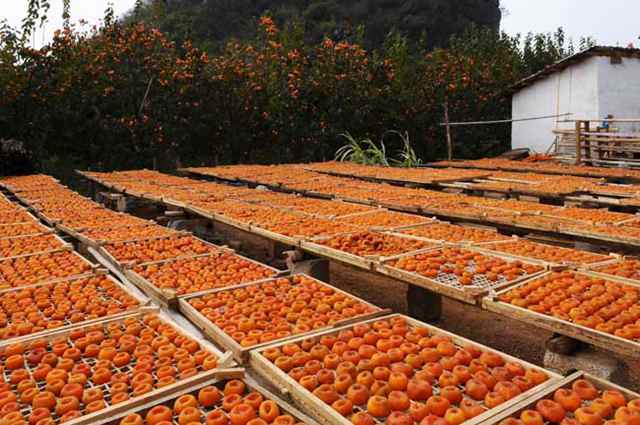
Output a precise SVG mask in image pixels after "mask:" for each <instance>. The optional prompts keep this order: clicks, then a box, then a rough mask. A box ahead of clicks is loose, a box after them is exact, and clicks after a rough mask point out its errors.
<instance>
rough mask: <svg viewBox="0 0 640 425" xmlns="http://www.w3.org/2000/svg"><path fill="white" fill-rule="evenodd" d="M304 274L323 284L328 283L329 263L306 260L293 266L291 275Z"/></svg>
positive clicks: (319, 260)
mask: <svg viewBox="0 0 640 425" xmlns="http://www.w3.org/2000/svg"><path fill="white" fill-rule="evenodd" d="M296 273H304V274H306V275H309V276H311V277H313V278H316V279H318V280H321V281H323V282H327V283H328V282H329V261H327V260H324V259H316V260H306V261H300V262H297V263H294V264H293V269H291V274H296Z"/></svg>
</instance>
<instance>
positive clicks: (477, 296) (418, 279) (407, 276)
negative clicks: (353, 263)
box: [376, 246, 548, 305]
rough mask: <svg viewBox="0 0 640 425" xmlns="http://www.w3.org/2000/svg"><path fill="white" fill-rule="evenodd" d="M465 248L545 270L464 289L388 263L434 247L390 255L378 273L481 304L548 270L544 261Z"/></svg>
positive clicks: (473, 303)
mask: <svg viewBox="0 0 640 425" xmlns="http://www.w3.org/2000/svg"><path fill="white" fill-rule="evenodd" d="M446 248H449V247H444V248H443V247H441V248H435V249H446ZM462 248H463V249H465V250H467V251H472V252H476V253H478V254H482V255H486V256H490V257H496V258H500V259H502V260H505V261H510V262H513V261H520V262H524V263H528V264H530V265H535V266H540V267H543V268H544V270H542V271H539V272H536V273H534V274H531V275H527V276H522V277H520V278H517V279H514V280H512V281H509V282H504V283H500V284H497V285H495V286H493V287H492V288H487V289H483V288H468V289H466V288H463V289H458V288H455V287H453V286H449V285H447V284H444V283H441V282H438V281H436V280H434V279H431V278H428V277H425V276H422V275H420V274H418V273H415V272H410V271H406V270H402V269H398V268H395V267H391V266H388V265H387V264H386V263H388V262H389V261H392V260H397V259H399V258H404V257H411V256H414V255H418V254H422V253H424V252H427V251H432V249H429V250H422V251H417V252H413V253H408V254H403V255H399V256H396V257H390V258H387V259H385V261H384V262H382V263H381V264H379V265H377V267H376V271H377V272H378V273H381V274H384V275H386V276H390V277H392V278H394V279H398V280H400V281H403V282H406V283H409V284H411V285H416V286H420V287H422V288H425V289H428V290H430V291H433V292H435V293H437V294H441V295H445V296H447V297H450V298H453V299H456V300H458V301H462V302H464V303H467V304H472V305H475V304H479V303H480V302H481V298H482V297H483V296H485V295H487V294H489V293H491V292H492V291H496V290H500V289H503V288H511V287H513V286H515V285H516V284H518V283H520V282H522V281H524V280H529V279H530V278H533V277H536V276H540V275H542V274H544V273H545V272H546V271H547V268H548V267H547V266H545V265H544V264H542V263H536V262H532V261H523V260H522V259H520V258H515V257H511V256H508V255H496V254H495V253H493V252H492V253H491V254H487V253H485V252H482V250H479V249H478V248H477V247H473V246H463V247H462Z"/></svg>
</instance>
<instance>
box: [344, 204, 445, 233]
mask: <svg viewBox="0 0 640 425" xmlns="http://www.w3.org/2000/svg"><path fill="white" fill-rule="evenodd" d="M380 213H390V214H406V215H413V216H415V217H416V219H420V220H421V221H419V222H417V223H414V224H405V225H401V226H368V227H367V228H366V230H368V231H373V232H393V231H397V230H402V229H406V228H409V227H416V226H425V225H429V224H433V219H432V218H428V217H424V216H421V215H417V214H409V213H406V212H399V211H392V210H389V209H387V208H382V207H381V206H379V205H378V207H377V208H376V209H375V210H372V211H367V212H364V213H358V214H349V215H346V216H342V217H336V218H335V221H337V222H340V223H343V224H348V225H351V226H358V225H357V224H353V223H349V222H345V221H344V220H345V219H349V218H351V217H360V216H367V215H373V214H380Z"/></svg>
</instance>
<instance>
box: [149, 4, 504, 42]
mask: <svg viewBox="0 0 640 425" xmlns="http://www.w3.org/2000/svg"><path fill="white" fill-rule="evenodd" d="M140 13H141V15H140V16H141V17H142V18H143V19H157V22H159V24H160V27H161V29H162V30H164V31H166V32H168V33H169V34H171V35H172V37H173V38H174V39H176V40H178V41H180V40H183V39H186V38H191V39H193V40H194V41H195V43H196V44H197V45H200V46H202V47H206V48H209V49H216V48H218V47H219V46H220V45H221V44H222V43H223V42H224V41H226V40H228V39H232V38H240V39H242V38H247V37H251V36H252V35H253V34H255V30H256V26H257V21H258V18H259V17H260V16H261V15H263V14H270V15H271V16H272V17H273V18H275V20H276V22H277V23H278V24H279V25H280V26H284V25H287V24H294V23H300V24H302V25H303V26H304V29H305V37H306V38H307V41H310V42H317V41H319V40H322V38H323V37H325V36H326V35H328V36H330V37H332V38H334V39H342V38H351V37H355V36H356V34H358V33H359V32H360V31H359V28H360V27H361V26H362V27H364V44H365V46H366V47H367V48H372V47H377V46H379V45H380V44H381V43H382V42H383V41H384V39H385V37H386V35H387V34H388V33H389V32H390V31H392V30H398V31H399V32H401V33H402V34H403V35H405V36H407V37H408V38H409V40H411V41H412V42H413V43H419V42H421V41H424V42H425V44H426V45H425V46H421V47H426V48H432V47H434V46H444V45H445V44H446V42H447V40H448V39H449V38H450V37H451V35H453V34H457V33H460V32H462V31H464V29H465V28H467V27H468V26H469V25H471V24H476V25H480V26H485V27H490V28H493V29H495V30H496V31H497V30H498V29H499V26H500V18H501V12H500V5H499V0H164V1H161V2H159V1H158V0H155V1H152V2H151V3H150V4H147V5H146V6H144V7H143V9H142V11H141V12H140Z"/></svg>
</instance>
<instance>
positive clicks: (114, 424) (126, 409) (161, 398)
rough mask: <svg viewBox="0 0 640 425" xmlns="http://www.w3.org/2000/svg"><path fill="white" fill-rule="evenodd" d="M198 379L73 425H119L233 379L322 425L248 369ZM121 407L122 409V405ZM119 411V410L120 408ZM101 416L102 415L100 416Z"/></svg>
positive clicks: (304, 420)
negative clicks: (256, 378) (142, 412)
mask: <svg viewBox="0 0 640 425" xmlns="http://www.w3.org/2000/svg"><path fill="white" fill-rule="evenodd" d="M197 378H198V379H194V380H191V381H190V382H188V383H187V382H185V384H184V385H180V386H175V387H173V388H170V389H169V390H168V391H157V394H154V393H150V394H145V395H146V396H147V397H144V396H143V397H140V398H138V399H134V402H133V403H129V404H127V405H124V406H123V407H122V408H120V409H117V410H116V409H114V410H112V411H110V412H108V413H107V414H106V415H105V414H100V415H96V417H95V418H90V419H91V420H92V422H87V421H84V420H83V421H82V422H79V423H78V424H75V423H74V424H73V425H85V424H86V425H89V424H95V425H118V424H119V423H120V420H122V419H123V418H124V417H125V416H127V415H129V414H132V413H139V412H141V411H145V410H148V409H151V408H152V407H154V406H157V405H159V404H165V405H166V404H168V403H169V402H170V401H173V400H175V399H176V398H178V397H180V396H182V395H185V394H190V393H194V392H196V391H198V390H200V389H201V388H203V387H207V386H210V385H216V384H218V383H220V382H221V381H226V380H230V379H240V380H242V381H244V383H245V384H246V385H247V388H248V389H249V390H251V391H257V392H259V393H261V394H262V395H263V396H265V398H267V399H270V400H273V401H275V402H276V403H277V404H278V406H280V409H281V411H282V412H284V413H287V414H289V415H291V416H293V417H294V418H295V419H296V420H297V421H299V422H301V423H304V424H307V425H319V424H318V422H316V421H315V420H313V419H311V418H310V417H308V416H307V415H305V414H304V413H302V412H300V411H299V410H298V409H296V408H295V407H293V406H291V405H290V404H289V403H287V402H286V401H284V400H283V399H281V398H279V397H277V396H276V395H275V394H273V393H272V392H271V391H269V390H267V389H266V388H265V387H263V386H262V385H260V384H258V383H257V382H256V381H255V380H254V379H253V378H251V377H250V376H249V375H247V374H246V372H245V370H244V369H241V368H234V369H214V370H213V371H211V372H207V373H206V374H203V375H201V376H197ZM118 406H120V405H118ZM116 407H117V406H116ZM98 413H101V412H98Z"/></svg>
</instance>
